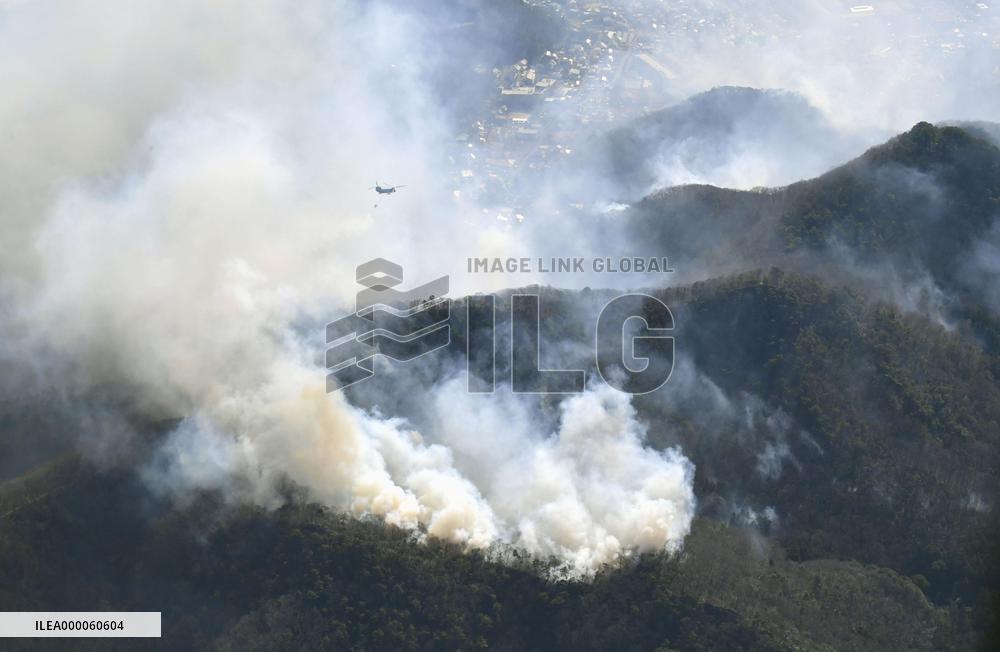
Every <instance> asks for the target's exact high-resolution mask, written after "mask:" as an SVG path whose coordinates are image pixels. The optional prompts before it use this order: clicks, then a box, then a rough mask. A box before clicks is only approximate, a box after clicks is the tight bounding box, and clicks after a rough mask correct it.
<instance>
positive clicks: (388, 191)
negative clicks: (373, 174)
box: [369, 181, 406, 195]
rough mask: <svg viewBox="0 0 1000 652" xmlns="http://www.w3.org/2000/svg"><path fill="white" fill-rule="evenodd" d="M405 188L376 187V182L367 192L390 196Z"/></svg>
mask: <svg viewBox="0 0 1000 652" xmlns="http://www.w3.org/2000/svg"><path fill="white" fill-rule="evenodd" d="M405 187H406V186H385V187H382V186H380V185H378V181H376V182H375V185H374V186H372V187H371V188H369V190H374V191H375V192H377V193H378V194H380V195H391V194H392V193H394V192H396V191H397V190H399V189H400V188H405Z"/></svg>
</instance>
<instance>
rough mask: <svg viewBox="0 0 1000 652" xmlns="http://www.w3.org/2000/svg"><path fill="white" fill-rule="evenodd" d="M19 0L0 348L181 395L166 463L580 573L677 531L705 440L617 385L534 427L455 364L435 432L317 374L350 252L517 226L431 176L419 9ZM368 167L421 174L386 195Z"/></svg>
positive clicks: (412, 264) (5, 175)
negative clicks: (492, 221)
mask: <svg viewBox="0 0 1000 652" xmlns="http://www.w3.org/2000/svg"><path fill="white" fill-rule="evenodd" d="M3 12H4V13H3V16H2V18H0V79H2V80H3V84H4V91H5V92H4V93H3V94H0V142H2V143H3V147H0V213H2V220H0V272H2V275H0V278H2V281H0V305H2V306H3V307H4V314H3V319H2V320H0V335H2V336H3V337H2V338H0V339H2V340H3V341H4V345H3V346H4V347H5V350H4V351H3V355H4V357H5V358H14V357H19V358H20V361H21V363H22V364H23V365H24V366H25V367H30V368H32V369H34V370H39V373H43V374H46V377H47V379H48V381H49V384H50V385H52V386H55V385H58V386H59V387H60V388H61V390H62V391H66V392H68V393H73V394H75V395H77V396H82V397H84V398H85V399H93V401H94V402H100V401H104V400H109V397H113V402H114V403H115V404H119V405H120V404H122V403H125V404H127V405H128V409H129V410H130V411H131V412H135V413H139V414H141V415H143V416H144V417H149V418H156V417H178V416H179V417H183V418H184V421H183V422H182V424H181V425H180V426H179V427H178V428H176V429H175V430H174V431H173V432H172V433H171V434H169V435H168V437H167V438H166V440H165V441H164V442H163V443H162V444H161V445H160V446H159V448H158V451H157V453H156V454H155V455H154V458H153V460H152V461H151V462H150V463H149V466H148V467H147V468H146V469H145V472H144V475H145V477H146V478H147V480H148V482H149V483H150V485H151V486H152V487H154V488H156V489H158V490H160V491H163V492H166V493H169V494H176V495H183V494H184V493H185V492H187V491H191V490H194V489H199V488H201V489H218V490H222V491H224V492H226V494H227V495H228V496H230V497H231V498H232V499H234V500H252V501H255V502H257V503H259V504H263V505H274V504H277V501H279V500H280V497H279V492H278V491H277V488H278V486H279V485H280V483H281V482H282V480H283V479H284V478H286V477H287V478H291V479H292V480H293V481H294V482H296V483H297V484H299V485H301V486H303V487H306V488H307V489H308V490H309V491H310V492H311V495H312V497H313V498H315V499H316V500H320V501H323V502H325V503H327V504H329V505H331V506H334V507H336V508H338V509H343V510H345V511H349V512H351V513H355V514H359V515H363V514H371V515H376V516H379V517H381V518H384V519H385V520H386V521H387V522H389V523H393V524H396V525H399V526H401V527H406V528H411V529H414V530H415V531H420V532H426V533H427V534H428V535H431V536H437V537H442V538H446V539H449V540H453V541H457V542H461V543H465V544H467V545H469V546H473V547H488V546H490V545H492V544H494V543H499V542H510V543H513V544H516V545H518V546H522V547H524V548H526V549H528V550H530V551H532V552H533V553H535V554H538V555H556V556H557V557H558V558H559V559H561V560H562V561H563V563H564V564H565V565H566V568H567V570H568V571H569V572H572V573H578V574H587V573H590V572H593V570H595V569H596V568H597V567H599V566H600V565H601V564H603V563H606V562H608V561H611V560H613V559H615V558H617V557H619V556H620V555H623V554H627V553H629V552H630V551H633V550H663V549H667V550H672V549H676V548H677V547H678V546H679V545H680V544H681V542H682V541H683V538H684V536H685V534H686V532H687V530H688V528H689V526H690V522H691V518H692V514H693V509H694V499H693V493H692V488H691V487H692V468H691V465H690V463H688V462H687V461H686V460H685V458H684V457H683V456H682V455H681V454H680V452H678V451H675V450H670V451H667V452H657V451H654V450H652V449H650V448H648V447H647V446H645V444H644V440H643V438H644V433H643V428H642V426H641V425H640V424H639V423H638V422H637V421H636V420H635V415H634V412H633V411H632V408H631V406H630V404H629V401H628V399H627V398H626V397H624V396H622V395H619V394H616V393H614V392H613V391H612V390H610V389H606V388H601V389H591V390H590V391H588V393H586V394H584V395H582V396H579V397H575V398H570V399H567V400H565V401H564V402H563V404H562V405H561V408H560V409H561V422H560V425H559V427H558V429H556V430H555V431H554V432H538V431H536V430H534V429H533V428H535V427H537V426H532V424H533V423H535V422H534V421H533V419H531V418H529V416H526V413H525V411H524V410H525V409H526V408H524V407H523V406H519V404H518V402H517V401H515V400H513V399H509V400H508V399H504V398H502V397H499V396H498V397H493V398H483V397H475V398H473V397H469V396H467V395H465V394H463V393H462V392H458V391H457V390H455V388H454V386H453V385H448V384H446V385H444V386H442V387H440V388H439V390H440V396H441V398H440V399H439V402H438V418H437V420H436V430H434V431H425V432H423V433H421V434H417V433H415V432H412V431H411V430H410V429H409V428H408V426H407V425H406V424H405V423H404V422H403V421H400V420H398V419H394V418H392V417H393V416H395V415H388V416H387V417H385V418H383V417H379V416H374V415H371V414H366V413H364V412H361V411H359V410H358V409H356V408H355V407H352V406H351V405H349V404H348V403H347V402H346V401H345V399H344V398H343V397H342V396H339V395H338V396H329V395H327V394H326V393H325V389H324V384H323V375H324V370H323V369H322V361H321V350H320V349H321V343H320V342H318V341H317V340H318V339H319V337H321V332H320V329H316V328H313V326H314V325H315V324H317V323H322V321H323V320H324V319H330V318H333V317H336V316H338V315H340V314H343V313H344V312H345V310H347V309H348V306H349V305H350V303H351V297H352V295H353V292H354V287H353V285H354V266H355V265H357V264H358V263H359V262H363V261H365V260H367V259H369V258H374V257H378V256H381V257H386V258H390V259H392V260H394V261H396V262H398V263H400V264H402V265H403V267H404V269H406V271H407V274H413V277H414V278H418V279H420V278H433V277H436V276H438V275H441V274H451V275H452V278H453V279H454V280H455V281H458V280H459V279H460V278H461V277H460V275H459V274H457V273H456V272H458V271H459V269H456V267H458V268H460V267H461V266H462V264H463V262H464V261H463V260H462V258H461V257H453V256H452V254H454V252H456V251H457V252H460V253H459V256H464V255H467V254H466V252H468V253H469V254H471V255H476V256H488V255H493V254H497V255H502V254H510V253H511V252H512V250H513V251H516V249H515V248H514V247H513V246H512V241H513V240H514V236H513V235H512V234H511V233H510V232H509V231H506V230H503V229H496V228H489V227H484V226H482V225H479V224H472V225H470V224H468V221H467V218H468V216H469V215H470V214H471V215H478V214H479V210H478V208H479V207H470V206H465V205H463V204H462V202H461V201H460V200H459V201H456V200H455V199H454V198H453V194H452V188H451V187H450V184H449V182H448V181H447V180H445V179H443V178H442V174H441V171H442V170H444V169H447V167H448V165H449V163H448V161H447V160H446V159H447V154H446V152H447V151H448V146H450V145H451V144H453V140H454V134H453V133H451V131H450V130H449V127H448V123H447V116H445V115H442V114H441V112H440V105H439V104H438V103H437V102H436V100H437V97H436V96H435V95H434V94H432V93H430V92H429V91H428V90H427V88H426V87H425V86H424V85H423V80H424V78H425V76H426V73H427V70H426V66H428V65H431V63H432V62H431V61H430V58H431V57H424V56H422V54H423V53H424V52H425V51H434V52H437V51H438V49H437V48H436V47H435V48H429V47H425V46H427V43H426V42H424V43H421V42H419V41H417V40H416V38H415V35H420V34H423V33H424V32H423V31H422V30H421V25H420V24H418V23H414V20H415V19H414V18H413V17H412V16H410V15H408V14H405V13H401V12H400V11H399V7H386V6H384V5H382V4H381V3H374V4H371V5H365V6H364V7H358V6H355V5H353V4H350V3H345V4H336V5H329V4H328V3H322V2H309V1H306V2H294V3H293V2H278V1H275V2H255V3H250V4H247V3H237V2H212V3H204V2H195V1H183V0H181V1H178V2H171V3H162V2H125V1H122V2H108V1H105V0H102V1H100V2H75V3H61V2H44V1H42V2H24V3H14V4H11V3H7V4H5V5H4V6H3ZM797 72H800V71H797ZM800 85H801V84H800ZM834 88H836V87H834ZM455 92H461V89H460V88H457V89H455ZM820 95H822V94H820ZM959 117H963V116H959ZM446 144H448V146H446ZM384 174H388V175H390V177H389V178H381V175H384ZM376 179H378V180H380V181H382V182H385V183H406V184H407V188H406V190H405V192H402V193H400V194H399V195H397V196H393V197H392V198H391V199H392V201H391V202H390V201H387V200H380V199H377V198H376V197H375V195H374V194H373V193H372V192H371V191H370V190H369V189H368V187H369V186H371V185H372V184H373V182H375V181H376ZM376 203H380V204H381V205H380V206H378V207H376V206H375V204H376ZM546 229H547V230H548V232H550V233H551V232H555V231H557V230H556V229H550V228H549V225H547V224H546V225H544V226H543V227H542V228H540V229H539V231H542V230H546ZM559 237H560V238H561V237H563V236H559ZM560 241H561V240H560ZM577 242H580V243H584V244H586V238H585V237H584V236H580V237H579V238H578V241H577ZM574 244H576V243H574ZM441 251H445V252H448V254H449V256H438V255H434V256H428V252H435V253H436V252H441ZM518 253H524V252H523V251H521V252H518ZM573 253H574V254H575V253H579V254H580V255H583V254H586V253H588V252H587V251H579V252H577V251H574V252H573ZM601 253H602V254H603V253H606V252H601ZM478 280H481V281H484V282H485V281H488V282H489V283H490V284H491V286H489V287H487V286H483V285H482V284H480V285H477V286H475V287H463V286H462V285H460V284H456V285H453V292H455V293H461V292H464V291H469V290H478V291H485V290H491V289H494V288H496V287H501V286H504V285H510V284H523V283H524V282H525V279H523V278H520V279H517V281H516V283H510V282H509V279H506V278H505V277H504V276H503V275H492V276H490V277H489V278H488V279H478ZM444 397H450V398H449V399H448V400H445V398H444ZM115 437H116V438H117V437H120V433H119V434H116V435H115ZM114 441H115V442H118V441H119V439H115V440H114ZM87 447H88V450H91V451H94V454H95V455H97V454H99V455H102V456H112V455H113V454H114V450H113V449H114V448H116V446H113V445H108V444H104V445H100V444H98V443H95V442H89V443H88V445H87Z"/></svg>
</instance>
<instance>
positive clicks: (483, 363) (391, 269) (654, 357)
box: [326, 258, 674, 394]
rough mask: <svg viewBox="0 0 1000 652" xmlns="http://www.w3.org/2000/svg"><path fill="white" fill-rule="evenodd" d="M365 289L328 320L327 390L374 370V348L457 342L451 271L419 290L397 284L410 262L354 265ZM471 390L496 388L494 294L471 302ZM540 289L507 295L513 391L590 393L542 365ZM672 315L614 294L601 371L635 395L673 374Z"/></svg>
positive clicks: (409, 354)
mask: <svg viewBox="0 0 1000 652" xmlns="http://www.w3.org/2000/svg"><path fill="white" fill-rule="evenodd" d="M356 277H357V281H358V283H360V284H361V285H362V286H363V287H364V289H363V290H361V291H360V292H358V295H357V302H356V310H355V313H354V314H352V315H348V316H347V317H343V318H341V319H338V320H337V321H334V322H330V323H329V324H327V326H326V343H327V345H328V349H327V351H326V367H327V370H328V371H329V373H328V374H327V378H326V387H327V392H334V391H337V390H340V389H344V388H345V387H349V386H351V385H354V384H355V383H358V382H360V381H362V380H365V379H366V378H370V377H371V376H373V375H374V373H375V367H374V359H375V356H376V355H384V356H386V357H387V358H389V359H391V360H396V361H399V362H406V361H409V360H414V359H416V358H419V357H420V356H422V355H426V354H428V353H431V352H433V351H436V350H438V349H441V348H444V347H446V346H448V345H449V344H450V343H451V326H450V324H449V320H450V317H451V302H450V300H449V299H447V298H445V297H444V295H445V294H447V293H448V277H447V276H442V277H440V278H437V279H435V280H433V281H431V282H429V283H425V284H423V285H420V286H418V287H416V288H413V289H412V290H408V291H401V290H396V289H395V288H396V286H398V285H399V284H400V283H402V282H403V268H402V267H401V266H399V265H397V264H396V263H393V262H391V261H388V260H385V259H384V258H376V259H375V260H371V261H368V262H367V263H364V264H363V265H359V266H358V267H357V273H356ZM466 317H467V321H466V324H467V347H468V348H467V351H466V354H467V364H468V373H469V391H470V392H475V393H490V392H493V391H494V389H495V387H496V368H497V365H496V353H497V352H496V297H494V296H493V295H477V296H472V297H468V298H467V299H466ZM539 327H540V324H539V296H538V295H537V294H513V295H511V297H510V329H511V331H510V332H511V337H510V382H511V389H512V391H514V392H515V393H531V394H574V393H580V392H583V390H584V387H585V384H586V372H585V370H583V369H541V368H540V362H539V361H540V358H541V356H540V328H539ZM673 328H674V318H673V315H672V314H671V312H670V309H669V308H668V307H667V306H666V304H664V303H663V302H662V301H660V300H659V299H657V298H656V297H653V296H650V295H648V294H641V293H628V294H622V295H620V296H617V297H615V298H613V299H611V300H610V301H608V302H607V303H606V304H605V305H604V307H603V308H602V309H601V311H600V314H599V316H598V318H597V325H596V329H595V332H596V334H595V342H594V350H595V363H596V369H597V372H598V374H599V375H600V376H601V378H602V379H603V380H604V381H605V382H606V383H608V384H609V385H611V386H612V387H614V388H616V389H618V390H620V391H622V392H626V393H629V394H648V393H649V392H653V391H656V390H657V389H659V388H660V387H662V386H663V385H664V384H665V383H666V382H667V380H669V378H670V375H671V373H672V372H673V366H674V338H673V337H672V336H671V335H670V333H671V332H672V331H673Z"/></svg>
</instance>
